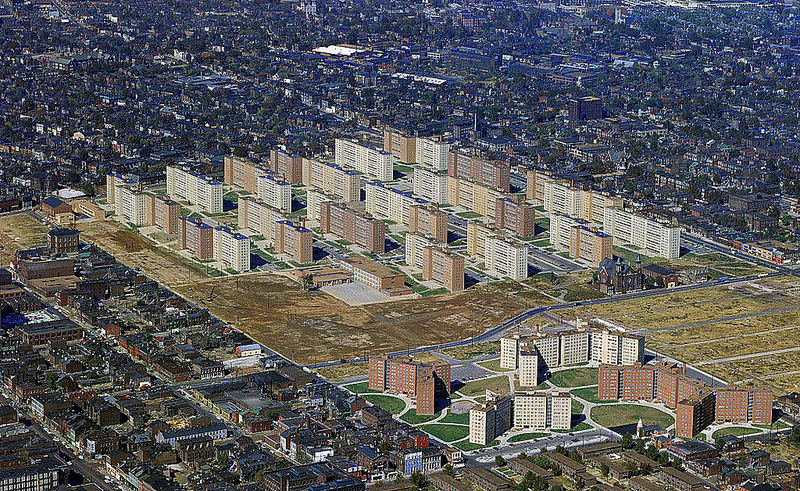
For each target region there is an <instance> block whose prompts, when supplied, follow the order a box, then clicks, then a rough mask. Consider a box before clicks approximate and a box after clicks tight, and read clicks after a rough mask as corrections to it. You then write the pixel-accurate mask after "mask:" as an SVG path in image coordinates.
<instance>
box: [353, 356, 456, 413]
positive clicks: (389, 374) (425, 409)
mask: <svg viewBox="0 0 800 491" xmlns="http://www.w3.org/2000/svg"><path fill="white" fill-rule="evenodd" d="M450 382H451V380H450V364H449V363H444V362H442V363H434V364H429V363H420V362H418V361H414V360H413V359H412V358H410V357H408V358H393V357H389V356H387V355H378V356H370V358H369V383H368V385H369V388H370V389H372V390H377V391H380V392H384V391H392V392H397V393H400V394H405V395H408V396H412V397H415V398H416V410H417V414H425V415H431V414H434V413H435V412H436V398H447V397H449V396H450Z"/></svg>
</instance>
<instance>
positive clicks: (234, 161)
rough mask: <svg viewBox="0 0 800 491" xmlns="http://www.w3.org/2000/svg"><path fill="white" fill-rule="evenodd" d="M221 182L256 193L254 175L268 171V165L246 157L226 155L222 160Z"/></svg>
mask: <svg viewBox="0 0 800 491" xmlns="http://www.w3.org/2000/svg"><path fill="white" fill-rule="evenodd" d="M223 163H224V169H223V179H222V180H223V182H224V183H225V184H231V185H233V186H238V187H240V188H243V189H245V190H247V191H249V192H251V193H253V194H255V193H256V177H257V176H259V175H260V174H263V173H264V172H269V171H270V170H271V169H270V168H269V165H261V164H259V163H257V162H254V161H252V160H250V159H248V158H244V157H237V156H235V155H226V156H225V159H224V161H223Z"/></svg>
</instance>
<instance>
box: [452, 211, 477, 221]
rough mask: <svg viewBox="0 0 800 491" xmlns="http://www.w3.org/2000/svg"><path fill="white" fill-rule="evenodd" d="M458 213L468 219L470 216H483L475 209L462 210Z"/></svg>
mask: <svg viewBox="0 0 800 491" xmlns="http://www.w3.org/2000/svg"><path fill="white" fill-rule="evenodd" d="M456 215H458V216H460V217H461V218H466V219H467V220H469V219H470V218H480V217H482V216H483V215H481V214H480V213H475V212H474V211H462V212H461V213H456Z"/></svg>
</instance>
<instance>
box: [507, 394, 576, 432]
mask: <svg viewBox="0 0 800 491" xmlns="http://www.w3.org/2000/svg"><path fill="white" fill-rule="evenodd" d="M514 428H518V429H527V428H531V429H537V430H544V429H551V430H569V429H570V428H572V398H571V397H570V395H569V393H566V392H557V391H538V392H528V393H521V392H518V393H516V394H514Z"/></svg>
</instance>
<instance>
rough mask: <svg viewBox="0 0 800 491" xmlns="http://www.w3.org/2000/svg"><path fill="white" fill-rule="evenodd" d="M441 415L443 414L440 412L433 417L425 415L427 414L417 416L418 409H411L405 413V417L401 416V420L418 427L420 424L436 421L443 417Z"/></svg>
mask: <svg viewBox="0 0 800 491" xmlns="http://www.w3.org/2000/svg"><path fill="white" fill-rule="evenodd" d="M441 414H442V412H441V411H439V412H438V413H436V414H433V415H425V414H422V415H420V414H417V410H416V409H414V408H411V409H409V410H408V411H406V412H405V413H403V415H402V416H400V419H402V420H403V421H405V422H406V423H408V424H411V425H418V424H420V423H427V422H428V421H433V420H434V419H436V418H438V417H439V416H441Z"/></svg>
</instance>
